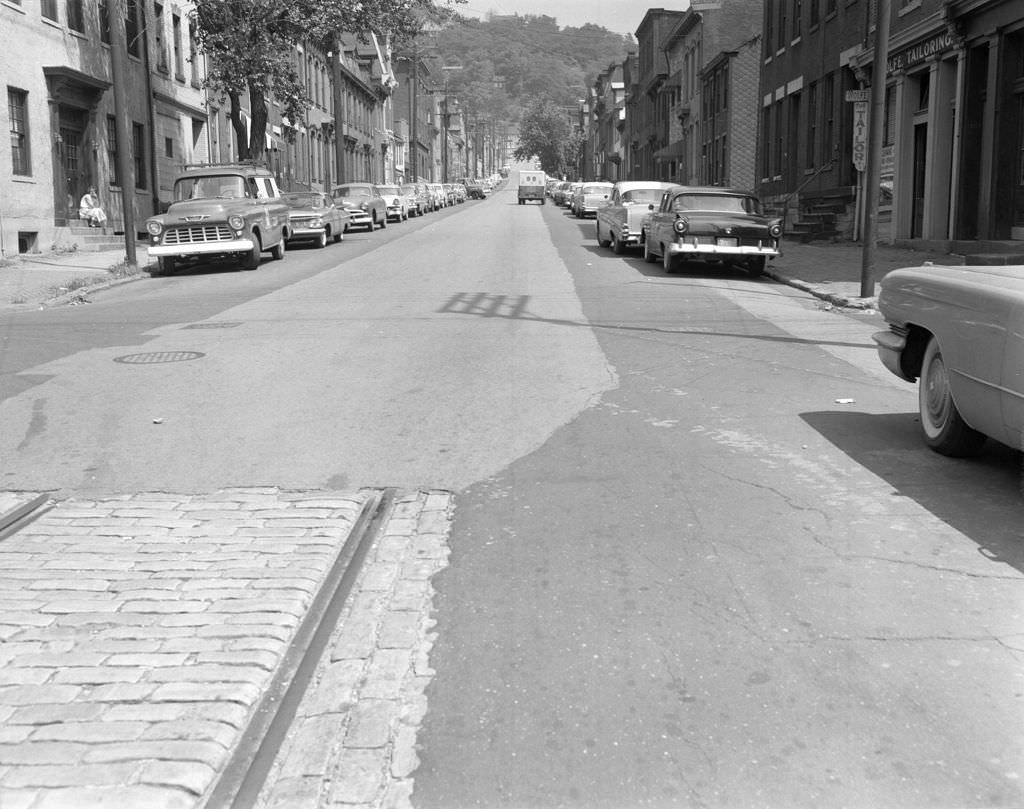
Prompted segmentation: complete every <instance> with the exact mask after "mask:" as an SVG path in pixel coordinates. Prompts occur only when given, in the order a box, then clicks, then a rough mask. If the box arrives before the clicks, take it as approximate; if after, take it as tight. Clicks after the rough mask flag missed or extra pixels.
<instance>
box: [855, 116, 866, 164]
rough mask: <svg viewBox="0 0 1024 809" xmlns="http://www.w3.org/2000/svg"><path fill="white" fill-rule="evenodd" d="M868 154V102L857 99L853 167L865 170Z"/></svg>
mask: <svg viewBox="0 0 1024 809" xmlns="http://www.w3.org/2000/svg"><path fill="white" fill-rule="evenodd" d="M867 156H868V103H867V102H866V101H857V102H855V103H854V105H853V167H854V168H855V169H857V171H864V165H865V164H866V162H867Z"/></svg>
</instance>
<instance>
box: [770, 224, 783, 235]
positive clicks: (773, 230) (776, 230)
mask: <svg viewBox="0 0 1024 809" xmlns="http://www.w3.org/2000/svg"><path fill="white" fill-rule="evenodd" d="M768 233H769V234H770V235H771V237H772V238H773V239H777V238H779V236H781V235H782V225H780V224H779V223H778V222H776V223H775V224H774V225H772V226H771V227H770V228H768Z"/></svg>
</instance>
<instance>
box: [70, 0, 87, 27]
mask: <svg viewBox="0 0 1024 809" xmlns="http://www.w3.org/2000/svg"><path fill="white" fill-rule="evenodd" d="M68 28H70V29H71V30H72V31H78V32H79V33H80V34H84V33H85V13H84V12H83V11H82V0H68Z"/></svg>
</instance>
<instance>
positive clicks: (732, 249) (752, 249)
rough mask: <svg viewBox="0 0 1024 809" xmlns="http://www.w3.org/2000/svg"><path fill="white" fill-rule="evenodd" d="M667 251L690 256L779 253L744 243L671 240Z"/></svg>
mask: <svg viewBox="0 0 1024 809" xmlns="http://www.w3.org/2000/svg"><path fill="white" fill-rule="evenodd" d="M668 252H669V254H670V255H672V256H689V257H690V258H703V257H707V258H732V257H739V258H750V257H753V256H765V257H767V258H775V257H776V256H778V255H779V251H778V249H777V248H775V247H768V246H757V245H746V244H741V245H736V246H729V247H727V246H725V245H720V244H693V243H690V242H683V243H680V242H673V243H671V244H669V245H668Z"/></svg>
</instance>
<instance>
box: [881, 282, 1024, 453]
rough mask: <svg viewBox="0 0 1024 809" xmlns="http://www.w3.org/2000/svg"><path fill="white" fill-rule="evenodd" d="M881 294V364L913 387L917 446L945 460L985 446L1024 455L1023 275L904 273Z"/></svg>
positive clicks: (883, 286) (885, 286)
mask: <svg viewBox="0 0 1024 809" xmlns="http://www.w3.org/2000/svg"><path fill="white" fill-rule="evenodd" d="M880 287H881V289H880V292H879V295H878V310H879V312H881V314H882V316H883V317H884V318H885V320H886V322H887V323H888V324H889V329H888V330H887V331H880V332H877V333H876V334H875V335H874V340H875V343H876V344H877V346H878V354H879V358H880V359H881V361H882V363H883V364H884V365H885V367H886V368H888V369H889V370H890V371H892V372H893V373H894V374H895V375H896V376H898V377H899V378H900V379H902V380H904V381H906V382H915V381H916V382H917V386H918V412H919V415H920V430H921V434H922V437H923V438H924V442H925V444H927V445H928V446H929V447H931V448H932V449H933V450H935V451H936V452H938V453H941V454H942V455H949V456H951V457H966V456H970V455H974V454H975V453H977V452H978V451H979V450H980V449H981V446H982V444H983V443H984V442H985V439H986V437H988V438H993V439H995V440H996V441H999V442H1001V443H1003V444H1006V445H1007V446H1009V447H1012V448H1013V449H1017V450H1020V449H1024V266H1012V265H1010V266H997V267H945V266H933V265H924V266H921V267H905V268H902V269H898V270H893V271H891V272H889V273H887V274H886V276H885V277H884V278H883V279H882V281H881V285H880Z"/></svg>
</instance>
